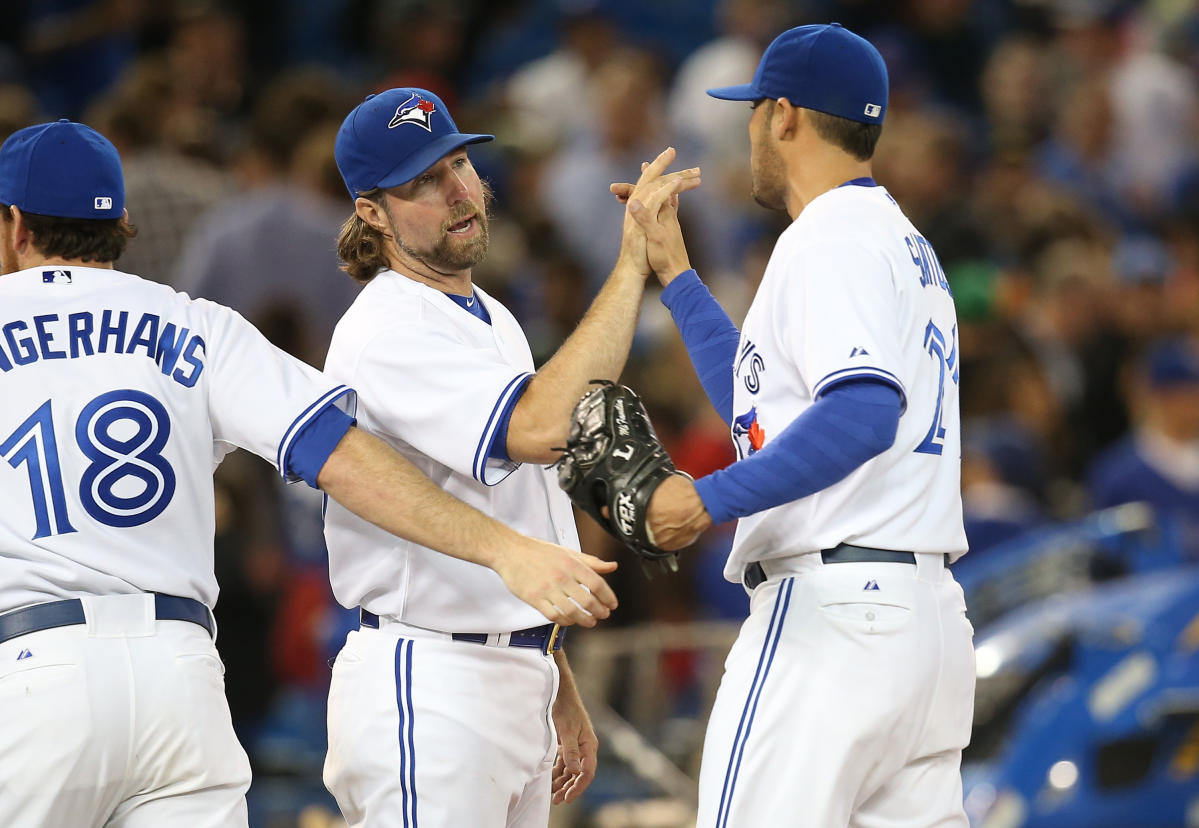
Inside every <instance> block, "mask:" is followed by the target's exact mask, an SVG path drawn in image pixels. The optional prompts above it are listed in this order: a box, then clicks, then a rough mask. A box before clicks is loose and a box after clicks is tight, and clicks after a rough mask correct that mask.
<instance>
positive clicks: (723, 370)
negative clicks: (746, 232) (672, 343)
mask: <svg viewBox="0 0 1199 828" xmlns="http://www.w3.org/2000/svg"><path fill="white" fill-rule="evenodd" d="M662 304H664V305H665V306H666V307H667V308H668V309H669V310H670V315H671V316H672V317H674V323H675V325H676V326H678V329H679V334H680V335H681V336H682V337H683V345H685V346H686V348H687V355H688V356H690V357H691V364H692V365H694V366H695V375H696V376H697V377H699V381H700V384H701V385H703V387H704V392H705V393H706V394H707V395H708V399H709V400H711V402H712V405H713V407H714V408H715V409H716V413H717V414H719V415H720V418H721V419H722V420H724V422H725V423H726V424H731V423H732V420H733V360H734V359H735V358H736V356H737V344H738V342H740V341H741V333H740V332H739V331H738V330H737V326H736V325H734V324H733V321H732V320H731V319H729V316H728V314H727V313H725V312H724V308H722V307H720V303H719V302H717V301H716V298H715V297H714V296H713V295H712V292H711V291H709V290H708V288H707V286H706V285H704V283H703V282H702V281H700V278H699V274H698V273H696V272H695V271H694V270H688V271H685V272H684V273H680V274H679V275H678V276H677V277H676V278H675V280H674V281H673V282H671V283H670V284H669V285H667V286H666V288H665V289H664V290H663V291H662Z"/></svg>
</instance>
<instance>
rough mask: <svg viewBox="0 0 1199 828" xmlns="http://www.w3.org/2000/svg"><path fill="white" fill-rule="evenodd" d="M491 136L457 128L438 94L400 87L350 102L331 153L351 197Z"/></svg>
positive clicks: (399, 180) (403, 178)
mask: <svg viewBox="0 0 1199 828" xmlns="http://www.w3.org/2000/svg"><path fill="white" fill-rule="evenodd" d="M434 115H436V116H437V117H436V118H434V117H433V116H434ZM407 124H416V125H417V126H418V127H421V129H407V128H405V126H406V125H407ZM494 137H495V136H492V135H484V134H476V133H470V132H459V131H458V125H457V124H455V123H454V119H453V117H451V115H450V111H449V110H448V109H447V108H446V105H445V104H444V103H443V102H442V100H441V98H439V97H437V96H436V95H434V94H433V93H432V92H430V91H429V90H427V89H418V88H416V87H404V88H399V89H388V90H387V91H386V92H380V93H379V94H378V95H370V96H368V97H367V99H366V100H365V101H363V102H362V103H360V104H358V106H356V107H354V111H353V112H351V113H350V114H349V115H347V116H346V119H345V120H344V121H343V122H342V124H341V129H339V130H338V131H337V141H336V142H335V144H334V147H333V155H334V157H335V158H336V159H337V169H338V171H339V172H340V173H341V177H342V180H343V181H345V183H346V189H347V190H349V192H350V197H351V198H357V197H358V196H359V195H360V194H362V193H365V192H368V191H370V190H373V189H375V188H377V187H381V188H384V189H386V188H388V187H398V186H400V185H401V184H406V183H408V182H409V181H411V180H412V179H414V178H416V177H417V176H418V175H420V174H421V173H423V172H424V171H425V170H427V169H429V167H431V166H433V165H434V164H436V163H437V161H438V160H439V159H440V158H442V157H443V156H445V155H447V154H449V153H451V152H453V151H455V150H457V149H459V148H460V147H463V146H465V145H467V144H477V143H480V142H482V141H490V140H492V139H493V138H494Z"/></svg>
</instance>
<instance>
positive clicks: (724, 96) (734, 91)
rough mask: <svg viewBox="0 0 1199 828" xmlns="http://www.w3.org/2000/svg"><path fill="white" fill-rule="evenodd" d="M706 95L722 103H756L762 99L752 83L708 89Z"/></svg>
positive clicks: (761, 95) (762, 96)
mask: <svg viewBox="0 0 1199 828" xmlns="http://www.w3.org/2000/svg"><path fill="white" fill-rule="evenodd" d="M708 94H709V95H711V96H712V97H713V98H720V99H721V100H722V101H757V100H760V99H762V98H764V97H766V96H765V95H763V94H762V93H761V92H759V91H758V90H757V89H756V88H755V87H754V85H753V84H752V83H742V84H739V85H737V86H718V87H716V88H715V89H709V90H708Z"/></svg>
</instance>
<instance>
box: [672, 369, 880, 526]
mask: <svg viewBox="0 0 1199 828" xmlns="http://www.w3.org/2000/svg"><path fill="white" fill-rule="evenodd" d="M901 407H902V399H901V397H900V395H899V392H898V391H897V390H896V389H895V386H893V385H891V384H889V383H885V382H882V381H880V380H875V379H858V380H849V381H846V382H842V383H838V384H837V385H835V386H833V387H831V388H830V389H829V390H828V391H826V392H825V394H824V395H823V396H822V397H820V399H818V400H817V401H816V402H815V403H813V405H812V406H811V407H810V408H809V409H807V410H806V411H804V412H803V413H802V414H800V415H799V416H798V417H796V418H795V419H794V420H793V421H792V422H791V424H790V425H788V426H787V427H786V428H785V429H783V431H781V432H780V433H779V435H778V437H776V438H774V439H773V440H771V441H770V442H769V443H767V444H766V445H765V446H764V447H763V448H762V450H761V451H759V452H757V453H756V454H753V455H751V456H749V457H746V458H745V459H744V460H740V461H738V462H736V463H734V464H733V465H731V466H729V467H728V468H726V469H721V470H720V471H717V472H713V473H712V474H710V475H708V476H707V477H702V478H700V479H699V480H697V481H695V488H696V491H697V492H698V493H699V497H700V499H701V500H702V501H703V502H704V508H706V509H707V510H708V514H709V515H711V516H712V520H713V522H715V523H724V522H725V521H729V520H733V519H734V518H739V517H745V516H746V515H752V514H755V513H756V512H761V511H763V510H765V509H770V508H773V507H775V506H780V505H782V504H784V503H790V502H791V501H793V500H798V499H800V498H801V497H807V496H808V495H810V494H813V493H815V492H818V491H820V490H821V489H825V488H828V487H829V486H831V485H833V484H834V483H836V482H838V481H839V480H842V479H844V478H845V477H847V476H848V475H849V473H850V472H852V471H853V470H854V469H856V468H858V467H859V466H861V465H862V464H863V463H865V462H866V461H867V460H870V459H871V458H873V457H875V456H877V455H879V454H882V453H883V452H884V451H886V450H887V449H888V448H890V447H891V445H892V444H893V443H894V442H895V433H896V431H897V430H898V428H899V416H900V411H901Z"/></svg>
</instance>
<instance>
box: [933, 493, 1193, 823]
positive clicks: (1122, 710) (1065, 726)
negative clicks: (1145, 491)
mask: <svg viewBox="0 0 1199 828" xmlns="http://www.w3.org/2000/svg"><path fill="white" fill-rule="evenodd" d="M1127 517H1128V513H1126V514H1125V518H1127ZM1111 519H1112V515H1110V514H1109V515H1106V516H1104V517H1103V518H1102V519H1100V518H1096V519H1091V520H1089V522H1084V523H1082V524H1079V525H1077V526H1075V527H1073V529H1074V531H1073V534H1072V535H1071V533H1070V532H1065V533H1063V532H1061V531H1058V532H1057V533H1056V534H1054V535H1053V537H1052V539H1051V541H1052V542H1049V543H1046V542H1045V538H1042V539H1040V540H1039V541H1037V542H1036V543H1033V544H1032V545H1031V546H1030V545H1029V544H1025V545H1023V546H1022V547H1020V548H1016V547H1013V548H1012V549H1011V550H1010V551H1008V552H1007V553H1003V554H1006V555H1007V556H1008V560H1007V561H1006V562H1005V561H1002V560H998V559H996V560H993V561H988V562H986V563H985V565H983V564H979V565H976V567H977V571H976V572H975V573H970V572H969V571H967V572H964V573H962V574H963V577H959V580H960V581H962V582H963V586H964V588H966V590H967V595H968V599H967V600H968V601H970V600H971V595H972V594H973V595H985V594H986V591H987V590H989V589H991V590H993V589H994V586H995V581H996V579H999V578H1002V579H1004V580H1005V582H1006V583H1008V584H1009V585H1010V584H1013V583H1021V582H1022V579H1023V582H1024V583H1027V584H1035V583H1036V582H1037V581H1038V579H1037V578H1036V577H1030V576H1029V575H1028V574H1027V573H1024V574H1023V575H1022V574H1020V572H1019V570H1020V568H1021V566H1023V565H1027V566H1035V567H1039V568H1040V571H1041V573H1042V575H1046V576H1047V578H1048V580H1050V581H1052V580H1053V579H1054V578H1059V579H1061V578H1064V579H1065V580H1066V581H1071V580H1074V579H1077V578H1078V576H1079V573H1080V572H1083V571H1090V572H1091V573H1092V574H1093V573H1095V572H1101V573H1105V574H1110V573H1118V574H1119V573H1123V574H1120V577H1115V578H1110V579H1108V580H1103V581H1100V582H1090V583H1083V582H1076V583H1073V585H1072V587H1071V588H1069V589H1064V590H1062V589H1056V590H1054V591H1053V592H1052V593H1051V594H1049V595H1048V596H1046V597H1043V598H1039V599H1036V600H1033V601H1032V602H1030V603H1024V604H1022V605H1018V606H1016V607H1015V608H1013V609H1007V610H1006V611H1003V612H1001V613H998V614H997V617H995V618H994V619H989V620H988V623H986V625H985V626H983V627H981V628H980V631H979V634H978V635H977V637H976V640H975V647H976V652H977V659H978V693H977V704H976V711H975V730H974V736H973V740H972V744H971V746H970V748H969V749H968V750H967V752H966V755H965V756H964V758H963V769H962V774H963V781H964V785H965V790H964V793H965V799H966V808H967V812H968V814H969V815H970V820H971V825H972V826H974V828H1021V827H1023V828H1049V826H1052V827H1053V828H1074V827H1075V826H1077V828H1084V827H1085V828H1167V827H1168V828H1188V827H1189V826H1199V566H1195V565H1188V564H1185V563H1183V562H1181V561H1179V560H1178V558H1177V557H1171V554H1170V553H1169V552H1168V551H1167V552H1163V551H1162V549H1161V548H1160V546H1158V547H1157V548H1154V549H1152V550H1149V551H1147V552H1146V550H1144V549H1139V547H1141V546H1144V545H1146V544H1149V545H1160V544H1161V543H1163V542H1164V539H1167V538H1168V534H1164V533H1163V532H1162V528H1161V527H1151V526H1148V525H1141V526H1139V528H1135V531H1130V532H1126V533H1111V532H1106V531H1101V526H1102V525H1103V524H1104V522H1105V521H1106V522H1107V523H1106V525H1107V527H1108V528H1110V527H1111V525H1112V524H1111ZM1097 527H1098V528H1097ZM1128 527H1129V524H1128V523H1127V522H1126V523H1125V525H1124V528H1126V529H1127V528H1128ZM1120 535H1123V537H1118V536H1120ZM1117 540H1119V542H1116V541H1117ZM1034 547H1035V548H1034ZM1087 549H1089V553H1087V554H1083V553H1082V552H1080V550H1087ZM1113 550H1115V551H1116V554H1115V556H1114V558H1113ZM1130 550H1131V553H1132V554H1137V553H1144V554H1143V556H1142V557H1140V558H1139V559H1138V560H1137V562H1136V563H1134V564H1132V565H1129V563H1128V561H1124V563H1123V564H1121V563H1120V561H1121V555H1122V554H1123V553H1129V552H1130ZM965 560H969V556H967V558H966V559H964V561H965ZM1055 560H1056V561H1057V564H1058V566H1057V567H1056V568H1055V566H1054V561H1055ZM1113 560H1115V563H1116V565H1114V566H1113V565H1112V563H1113ZM964 561H963V562H964ZM1080 561H1081V562H1082V563H1083V564H1085V566H1082V567H1080ZM1096 561H1100V562H1102V565H1101V566H1096ZM1146 562H1155V563H1153V564H1147V563H1146ZM955 569H956V567H955ZM983 570H985V571H983ZM1137 570H1141V571H1140V572H1139V574H1135V573H1136V572H1137ZM980 572H981V574H979V573H980ZM1047 573H1048V574H1047ZM1063 573H1065V574H1063ZM1127 573H1134V574H1127ZM1013 579H1014V580H1013ZM1040 580H1045V578H1042V579H1040ZM1011 600H1013V601H1014V602H1017V603H1018V597H1016V598H1012V599H1011ZM981 605H982V607H983V608H984V610H986V608H988V607H990V610H988V611H993V610H994V602H990V603H989V602H988V601H987V600H983V601H982V602H981Z"/></svg>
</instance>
